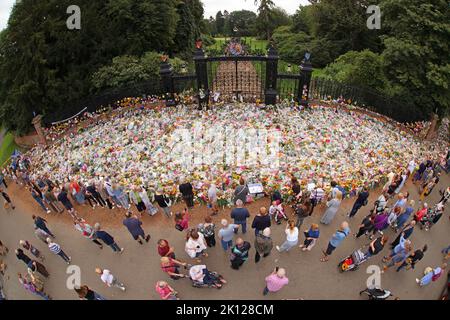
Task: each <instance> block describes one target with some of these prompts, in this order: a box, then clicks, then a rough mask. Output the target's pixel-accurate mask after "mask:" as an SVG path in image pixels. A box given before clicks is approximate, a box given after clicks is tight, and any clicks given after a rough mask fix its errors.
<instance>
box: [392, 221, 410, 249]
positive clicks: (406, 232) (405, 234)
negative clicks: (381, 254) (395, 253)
mask: <svg viewBox="0 0 450 320" xmlns="http://www.w3.org/2000/svg"><path fill="white" fill-rule="evenodd" d="M415 226H416V222H415V221H414V220H412V221H411V222H410V223H409V224H408V225H407V226H406V227H404V228H403V230H402V231H401V232H400V233H399V234H398V236H397V238H395V240H394V241H393V242H392V243H391V247H392V248H394V247H395V246H397V245H398V244H399V243H400V239H401V237H403V238H404V239H408V238H409V237H410V236H411V235H412V233H413V231H414V227H415Z"/></svg>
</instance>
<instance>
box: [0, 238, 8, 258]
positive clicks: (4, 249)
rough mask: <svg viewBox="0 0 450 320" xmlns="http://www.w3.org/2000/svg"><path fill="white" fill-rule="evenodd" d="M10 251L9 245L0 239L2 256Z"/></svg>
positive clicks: (0, 253)
mask: <svg viewBox="0 0 450 320" xmlns="http://www.w3.org/2000/svg"><path fill="white" fill-rule="evenodd" d="M8 252H9V249H8V247H7V246H5V245H4V244H3V242H1V241H0V256H6V255H7V254H8Z"/></svg>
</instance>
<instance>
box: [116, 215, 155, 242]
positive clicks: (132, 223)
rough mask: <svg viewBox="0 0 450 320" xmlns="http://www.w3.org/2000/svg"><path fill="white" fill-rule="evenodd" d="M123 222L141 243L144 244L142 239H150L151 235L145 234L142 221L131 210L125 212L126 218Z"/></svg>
mask: <svg viewBox="0 0 450 320" xmlns="http://www.w3.org/2000/svg"><path fill="white" fill-rule="evenodd" d="M122 223H123V225H124V226H125V227H127V229H128V232H130V234H131V236H132V237H133V239H134V240H136V241H137V242H139V244H143V242H142V240H145V242H148V241H149V240H150V235H149V234H148V235H145V232H144V229H142V227H141V226H142V221H140V220H139V218H138V217H137V216H133V215H132V214H131V212H129V211H128V212H127V213H126V214H125V219H124V220H123V222H122Z"/></svg>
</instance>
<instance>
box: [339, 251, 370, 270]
mask: <svg viewBox="0 0 450 320" xmlns="http://www.w3.org/2000/svg"><path fill="white" fill-rule="evenodd" d="M367 259H368V257H367V256H366V254H365V253H364V252H363V251H362V249H358V250H356V251H354V252H353V253H352V254H351V255H349V256H347V257H346V258H344V259H343V260H342V261H341V262H339V264H338V268H339V271H340V272H346V271H355V270H358V266H359V265H360V264H361V263H363V262H365V261H366V260H367Z"/></svg>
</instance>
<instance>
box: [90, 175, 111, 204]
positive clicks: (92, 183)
mask: <svg viewBox="0 0 450 320" xmlns="http://www.w3.org/2000/svg"><path fill="white" fill-rule="evenodd" d="M88 192H89V193H90V194H91V196H92V197H93V198H94V200H95V201H96V202H97V203H98V204H99V205H100V206H101V207H105V206H106V202H105V200H104V199H103V197H102V196H101V194H100V192H98V191H97V187H96V185H95V181H94V180H91V181H89V183H88V186H87V187H86V193H88Z"/></svg>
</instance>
